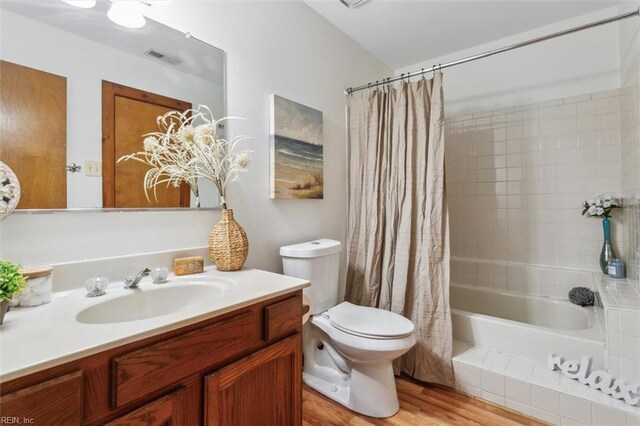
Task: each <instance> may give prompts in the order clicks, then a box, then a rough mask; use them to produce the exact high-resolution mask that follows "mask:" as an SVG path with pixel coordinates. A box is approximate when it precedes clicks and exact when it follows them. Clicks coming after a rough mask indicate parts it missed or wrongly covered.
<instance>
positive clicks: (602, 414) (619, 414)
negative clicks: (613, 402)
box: [591, 403, 627, 426]
mask: <svg viewBox="0 0 640 426" xmlns="http://www.w3.org/2000/svg"><path fill="white" fill-rule="evenodd" d="M591 405H592V410H593V425H594V426H626V424H627V415H626V413H625V412H624V411H620V410H615V409H613V408H610V407H605V406H604V405H601V404H596V403H593V404H591Z"/></svg>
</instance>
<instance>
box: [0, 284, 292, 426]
mask: <svg viewBox="0 0 640 426" xmlns="http://www.w3.org/2000/svg"><path fill="white" fill-rule="evenodd" d="M301 333H302V293H301V291H296V292H292V293H289V294H285V295H282V296H278V297H275V298H272V299H269V300H266V301H263V302H259V303H256V304H254V305H251V306H248V307H245V308H240V309H237V310H235V311H232V312H228V313H226V314H224V315H221V316H218V317H215V318H211V319H208V320H204V321H201V322H198V323H195V324H190V325H187V326H183V327H178V328H176V329H174V330H172V331H168V332H164V333H162V334H160V335H157V336H153V337H149V338H145V339H142V340H139V341H135V342H131V343H128V344H125V345H122V346H119V347H116V348H112V349H109V350H106V351H104V352H99V353H96V354H93V355H89V356H87V357H85V358H80V359H77V360H74V361H71V362H68V363H66V364H63V365H59V366H56V367H52V368H49V369H46V370H43V371H40V372H37V373H33V374H30V375H27V376H23V377H19V378H16V379H13V380H10V381H8V382H6V383H2V384H1V385H0V413H1V416H2V417H3V418H12V417H15V418H19V419H22V420H23V422H22V424H25V423H26V422H25V421H24V419H28V422H29V423H31V424H34V425H46V426H53V425H62V426H72V425H89V426H91V425H104V424H108V425H111V426H142V425H151V426H161V425H162V426H169V425H171V426H182V425H184V426H192V425H200V424H205V425H299V424H301V423H302V334H301Z"/></svg>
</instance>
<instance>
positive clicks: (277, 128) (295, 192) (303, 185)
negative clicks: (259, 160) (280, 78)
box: [271, 95, 324, 199]
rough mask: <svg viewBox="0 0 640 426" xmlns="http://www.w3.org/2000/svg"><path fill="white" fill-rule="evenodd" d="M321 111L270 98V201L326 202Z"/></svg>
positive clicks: (283, 99) (278, 98)
mask: <svg viewBox="0 0 640 426" xmlns="http://www.w3.org/2000/svg"><path fill="white" fill-rule="evenodd" d="M322 145H323V140H322V111H318V110H316V109H313V108H309V107H308V106H305V105H302V104H299V103H297V102H293V101H290V100H288V99H285V98H283V97H281V96H278V95H271V198H273V199H282V198H307V199H322V198H324V186H323V180H324V178H323V152H322V151H323V146H322Z"/></svg>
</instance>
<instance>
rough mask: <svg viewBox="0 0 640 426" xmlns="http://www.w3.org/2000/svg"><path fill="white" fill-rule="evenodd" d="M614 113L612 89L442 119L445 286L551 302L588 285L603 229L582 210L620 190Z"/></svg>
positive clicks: (618, 239) (618, 242) (617, 99)
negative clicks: (447, 225) (447, 233)
mask: <svg viewBox="0 0 640 426" xmlns="http://www.w3.org/2000/svg"><path fill="white" fill-rule="evenodd" d="M620 105H621V91H619V90H613V91H607V92H598V93H593V94H586V95H584V96H578V97H573V98H564V99H557V100H554V101H550V102H545V103H542V104H534V105H523V106H518V107H513V108H509V109H504V110H499V111H486V112H478V113H474V114H467V115H464V116H457V117H450V118H448V119H447V124H446V142H445V146H446V150H447V151H446V159H447V164H446V167H447V171H446V173H447V176H446V178H447V191H448V198H449V212H450V218H451V247H452V254H453V260H452V264H451V277H452V281H453V282H457V283H462V284H467V285H474V286H484V287H492V288H496V289H501V290H507V291H513V292H524V293H529V294H537V295H544V296H550V297H557V298H564V297H566V294H567V291H568V290H569V289H571V288H572V287H575V286H577V285H586V286H592V284H593V282H592V274H591V271H597V270H599V266H598V257H599V253H600V249H601V246H602V225H601V221H600V220H598V219H595V218H588V217H582V216H581V203H582V202H583V201H584V200H585V199H587V198H590V197H591V196H593V195H594V194H597V193H602V192H612V193H619V192H620V191H621V189H622V187H621V186H622V184H621V158H622V157H621V155H622V154H621V143H620V138H621V113H620ZM616 213H617V214H616V215H615V217H614V225H613V239H614V248H615V250H616V251H617V252H618V253H621V250H623V237H622V232H618V231H620V226H619V225H620V224H621V215H620V214H619V212H616Z"/></svg>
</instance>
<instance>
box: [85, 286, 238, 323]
mask: <svg viewBox="0 0 640 426" xmlns="http://www.w3.org/2000/svg"><path fill="white" fill-rule="evenodd" d="M227 289H228V285H227V284H225V283H220V285H217V283H215V284H207V285H202V284H181V285H179V286H173V287H157V288H154V289H137V290H131V293H128V294H126V295H123V296H119V297H115V298H112V299H109V300H105V301H104V302H100V303H97V304H95V305H92V306H89V307H88V308H85V309H83V310H82V311H80V312H78V315H76V320H77V321H78V322H80V323H83V324H109V323H119V322H128V321H137V320H143V319H147V318H155V317H160V316H163V315H168V314H173V313H176V312H179V311H183V310H199V309H201V308H206V307H207V305H209V304H210V303H211V300H213V299H217V298H219V297H220V296H222V295H223V294H224V293H225V291H226V290H227Z"/></svg>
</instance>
